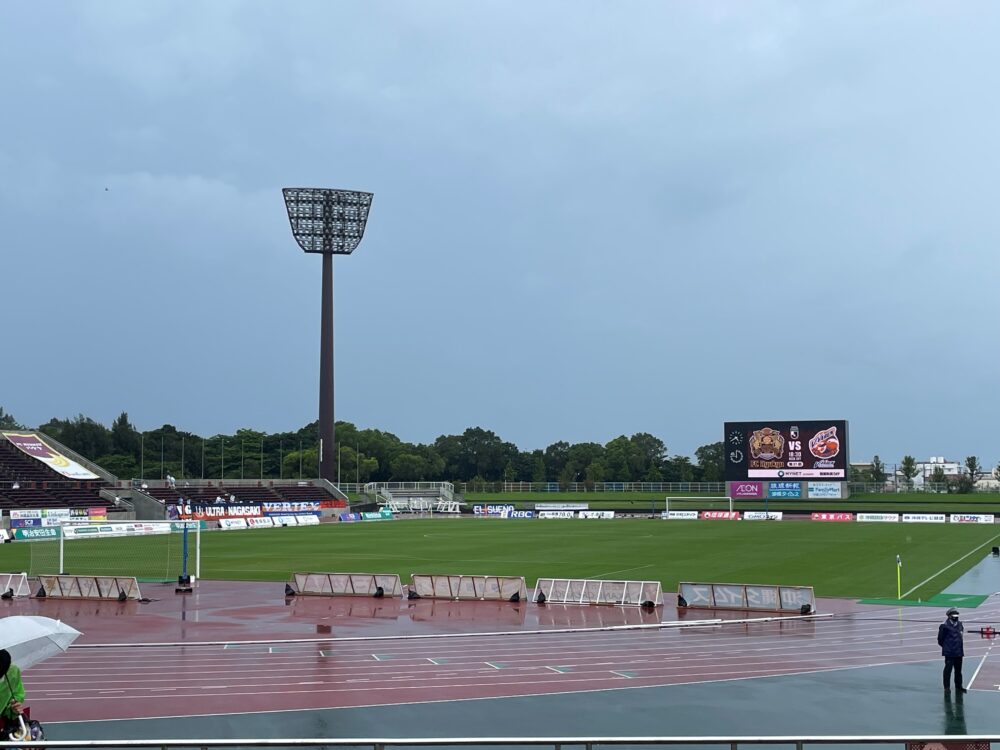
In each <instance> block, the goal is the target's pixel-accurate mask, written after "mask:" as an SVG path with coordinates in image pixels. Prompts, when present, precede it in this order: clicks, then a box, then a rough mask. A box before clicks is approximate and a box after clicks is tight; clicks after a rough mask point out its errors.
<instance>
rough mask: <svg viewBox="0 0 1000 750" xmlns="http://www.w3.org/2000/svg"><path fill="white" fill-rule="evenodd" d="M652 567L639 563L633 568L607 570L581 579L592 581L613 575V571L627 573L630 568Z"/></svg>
mask: <svg viewBox="0 0 1000 750" xmlns="http://www.w3.org/2000/svg"><path fill="white" fill-rule="evenodd" d="M652 567H653V566H652V565H639V566H638V567H635V568H622V569H621V570H609V571H608V572H607V573H598V574H597V575H594V576H588V577H587V578H584V579H583V580H585V581H593V580H594V579H595V578H601V577H603V576H613V575H614V574H615V573H628V572H629V571H632V570H642V569H643V568H652Z"/></svg>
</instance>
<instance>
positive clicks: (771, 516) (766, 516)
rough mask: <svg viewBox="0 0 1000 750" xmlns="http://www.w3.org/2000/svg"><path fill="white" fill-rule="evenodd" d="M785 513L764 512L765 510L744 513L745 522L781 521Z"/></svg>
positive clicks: (778, 511)
mask: <svg viewBox="0 0 1000 750" xmlns="http://www.w3.org/2000/svg"><path fill="white" fill-rule="evenodd" d="M783 515H784V514H783V513H782V512H781V511H780V510H777V511H775V510H772V511H763V510H748V511H745V512H744V513H743V520H744V521H780V520H781V519H782V517H783Z"/></svg>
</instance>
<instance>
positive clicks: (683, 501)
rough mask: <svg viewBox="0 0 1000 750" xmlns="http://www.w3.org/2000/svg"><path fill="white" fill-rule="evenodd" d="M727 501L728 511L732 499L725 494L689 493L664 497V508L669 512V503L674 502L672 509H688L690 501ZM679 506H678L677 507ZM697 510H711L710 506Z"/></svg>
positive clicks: (731, 510) (730, 508) (731, 508)
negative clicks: (709, 495) (688, 494)
mask: <svg viewBox="0 0 1000 750" xmlns="http://www.w3.org/2000/svg"><path fill="white" fill-rule="evenodd" d="M705 502H710V503H717V502H720V503H727V504H728V506H729V512H730V513H732V512H733V499H732V498H731V497H728V496H726V495H715V496H712V497H706V496H705V495H691V496H688V497H668V498H666V505H665V506H664V510H665V511H666V512H667V513H669V512H670V503H673V504H674V510H690V505H691V504H692V503H705ZM678 506H680V507H678ZM697 510H711V508H697Z"/></svg>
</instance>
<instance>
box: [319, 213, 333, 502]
mask: <svg viewBox="0 0 1000 750" xmlns="http://www.w3.org/2000/svg"><path fill="white" fill-rule="evenodd" d="M325 213H326V212H325V211H324V214H325ZM324 219H325V217H324ZM319 330H320V334H319V475H320V477H322V478H323V479H327V480H329V481H330V482H332V481H333V450H332V449H333V441H334V438H335V434H336V425H335V423H334V417H333V255H332V254H330V253H323V304H322V310H321V312H320V326H319Z"/></svg>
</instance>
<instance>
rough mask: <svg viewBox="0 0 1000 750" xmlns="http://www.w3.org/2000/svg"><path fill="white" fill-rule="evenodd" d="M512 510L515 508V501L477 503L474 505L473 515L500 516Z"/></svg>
mask: <svg viewBox="0 0 1000 750" xmlns="http://www.w3.org/2000/svg"><path fill="white" fill-rule="evenodd" d="M512 510H514V505H513V503H490V504H476V505H473V506H472V515H474V516H496V517H497V518H499V517H501V516H503V515H504V514H505V513H508V512H510V511H512Z"/></svg>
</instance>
